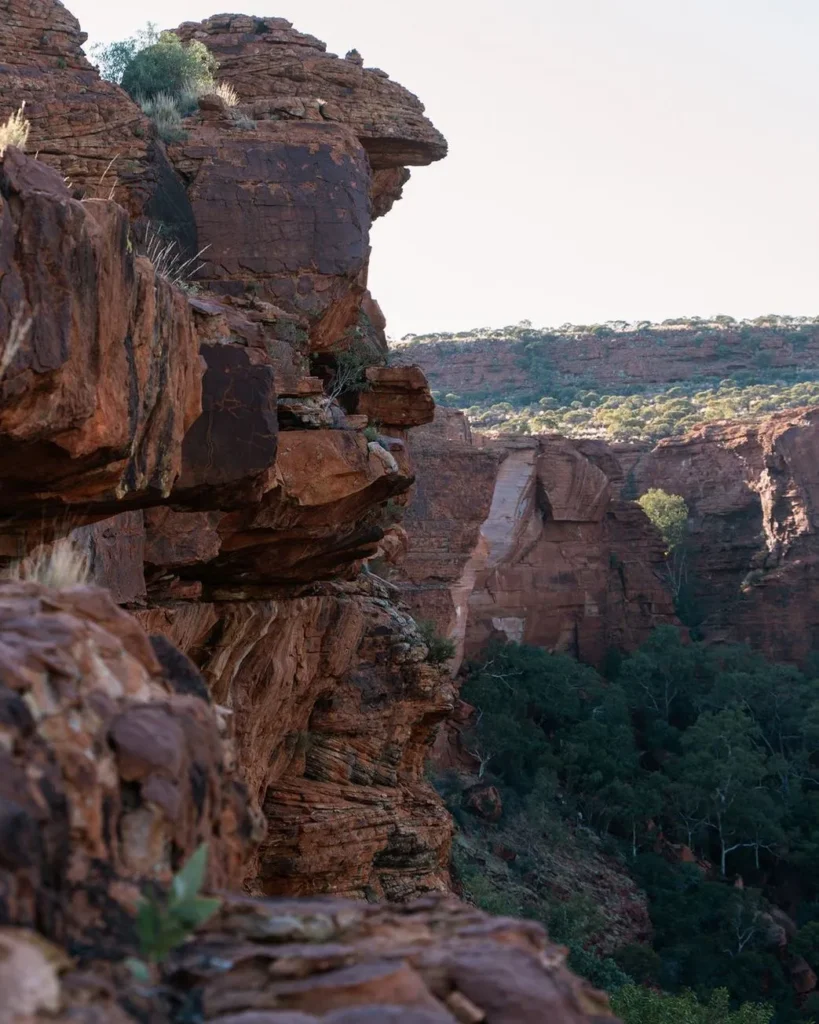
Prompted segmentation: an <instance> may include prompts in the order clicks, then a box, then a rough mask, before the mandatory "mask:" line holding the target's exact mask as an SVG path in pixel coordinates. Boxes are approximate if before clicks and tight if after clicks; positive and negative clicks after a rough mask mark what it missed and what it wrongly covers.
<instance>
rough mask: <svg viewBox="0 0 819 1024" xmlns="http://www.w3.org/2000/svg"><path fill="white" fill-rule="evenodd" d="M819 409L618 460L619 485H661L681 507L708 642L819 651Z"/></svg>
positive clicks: (707, 432) (729, 427) (794, 654)
mask: <svg viewBox="0 0 819 1024" xmlns="http://www.w3.org/2000/svg"><path fill="white" fill-rule="evenodd" d="M817 450H819V410H817V409H815V408H810V409H802V410H790V411H788V412H782V413H778V414H776V415H775V416H771V417H770V418H769V419H766V420H763V421H761V422H759V423H720V424H714V425H711V426H704V427H700V428H698V429H697V430H694V431H692V432H691V433H689V434H686V435H685V436H684V437H681V438H672V439H669V440H667V441H663V442H661V443H660V444H659V445H657V447H656V448H654V449H653V450H651V451H645V450H643V451H635V452H632V453H629V454H627V455H625V456H623V461H624V463H625V464H626V466H627V468H628V474H627V476H626V482H625V487H626V488H628V491H629V492H630V493H643V492H644V491H646V490H647V489H648V488H649V487H661V488H663V489H664V490H667V491H670V492H672V493H674V494H681V495H682V496H683V497H684V498H685V500H686V503H687V504H688V507H689V510H690V513H691V519H690V523H689V536H690V558H691V579H692V583H693V586H694V593H695V600H696V604H697V606H698V608H699V609H700V610H701V613H702V615H703V616H704V621H703V625H702V629H703V630H704V632H705V635H706V637H708V638H710V639H713V640H729V641H735V642H740V643H749V644H751V646H753V647H755V648H757V649H758V650H761V651H762V652H763V653H764V654H766V655H767V656H768V657H769V658H771V659H773V660H775V661H791V662H797V663H804V662H805V661H806V660H807V659H808V658H809V656H810V655H811V654H812V652H813V651H816V650H817V649H819V616H817V613H816V601H815V600H814V599H813V596H812V595H813V594H814V593H815V591H816V587H817V579H819V551H818V550H817V545H816V541H815V539H814V537H815V531H816V526H817V523H819V504H817V501H818V500H819V479H818V478H817V469H816V466H817Z"/></svg>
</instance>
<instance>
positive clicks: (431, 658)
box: [416, 619, 455, 665]
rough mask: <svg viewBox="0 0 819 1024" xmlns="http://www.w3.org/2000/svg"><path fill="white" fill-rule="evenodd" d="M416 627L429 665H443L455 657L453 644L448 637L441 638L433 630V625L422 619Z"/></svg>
mask: <svg viewBox="0 0 819 1024" xmlns="http://www.w3.org/2000/svg"><path fill="white" fill-rule="evenodd" d="M416 625H417V626H418V632H419V633H420V634H421V637H422V639H423V641H424V643H425V644H426V645H427V651H428V654H427V661H428V662H429V663H430V664H431V665H443V664H444V663H445V662H447V661H449V659H450V658H453V657H454V656H455V642H454V641H453V640H450V639H449V638H448V637H444V636H441V635H440V634H439V633H438V632H437V630H436V629H435V624H434V623H432V622H428V621H426V620H424V619H422V620H420V621H418V622H417V623H416Z"/></svg>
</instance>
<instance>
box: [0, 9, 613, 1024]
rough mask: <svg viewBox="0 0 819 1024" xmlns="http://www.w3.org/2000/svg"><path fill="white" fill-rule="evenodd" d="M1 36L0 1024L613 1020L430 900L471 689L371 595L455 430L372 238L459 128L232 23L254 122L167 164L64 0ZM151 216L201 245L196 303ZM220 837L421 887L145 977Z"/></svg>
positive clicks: (289, 874) (569, 983)
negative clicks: (158, 891)
mask: <svg viewBox="0 0 819 1024" xmlns="http://www.w3.org/2000/svg"><path fill="white" fill-rule="evenodd" d="M0 15H2V16H3V25H4V29H3V36H2V40H0V97H2V100H0V116H2V117H4V116H6V114H7V113H9V112H10V110H11V109H14V108H16V107H17V106H19V104H20V103H21V102H22V101H23V100H25V101H26V112H27V113H28V114H30V115H31V117H32V121H33V132H32V146H33V148H34V150H36V151H38V152H39V154H40V156H41V157H42V159H41V160H36V159H31V158H27V157H24V156H23V155H21V154H20V153H19V152H17V151H16V150H13V149H9V150H7V152H6V154H5V157H4V159H2V160H0V365H2V369H3V372H2V373H1V374H0V559H1V560H2V562H3V565H4V566H5V567H7V568H9V569H10V570H11V572H12V574H16V575H18V576H22V577H23V581H22V582H13V583H4V584H2V585H0V738H1V739H2V743H0V767H2V772H0V925H2V927H0V990H2V993H3V998H2V1006H0V1022H2V1024H6V1022H9V1024H22V1022H23V1021H26V1022H31V1021H40V1020H42V1021H45V1020H51V1021H66V1022H67V1021H69V1020H71V1021H85V1022H87V1024H97V1022H99V1024H101V1022H102V1021H106V1022H109V1021H112V1022H115V1024H124V1022H127V1021H136V1020H140V1021H144V1020H151V1021H156V1022H158V1024H164V1022H170V1021H172V1020H173V1021H180V1020H201V1021H213V1022H218V1024H238V1022H239V1021H242V1022H244V1024H252V1022H258V1024H261V1022H262V1021H264V1022H265V1024H267V1022H269V1024H273V1022H274V1021H281V1022H282V1024H284V1022H294V1024H295V1022H296V1021H299V1022H305V1024H306V1022H308V1021H319V1020H322V1021H328V1022H330V1021H332V1022H335V1024H343V1022H345V1021H347V1022H352V1021H364V1020H372V1021H391V1020H394V1021H398V1020H400V1021H405V1022H409V1024H411V1022H413V1021H416V1022H418V1024H422V1022H423V1024H433V1022H441V1024H447V1022H449V1024H454V1022H456V1021H478V1020H485V1021H488V1022H498V1024H502V1022H506V1021H509V1022H511V1021H527V1020H531V1021H536V1020H537V1021H539V1020H543V1019H545V1018H546V1017H548V1018H549V1019H555V1020H558V1021H567V1022H581V1021H584V1020H587V1019H590V1018H592V1017H593V1018H595V1019H606V1018H607V1017H608V1016H609V1012H608V1006H607V1002H606V1000H605V997H603V996H601V995H600V994H599V993H596V992H594V991H593V990H592V989H590V988H589V987H588V986H586V985H584V984H582V983H580V982H579V981H578V980H577V979H575V978H573V977H572V976H571V975H570V974H569V973H568V972H567V971H566V970H565V968H564V967H563V959H564V951H562V950H559V949H556V948H555V947H552V946H549V945H548V943H547V942H546V938H545V935H544V934H543V932H542V930H541V929H540V928H539V927H538V926H535V925H533V924H524V923H521V922H514V921H509V920H506V919H497V920H494V921H493V920H491V919H489V918H487V917H486V916H485V915H483V914H481V913H479V912H477V911H474V910H473V909H472V908H469V907H465V906H464V905H462V904H460V903H458V901H456V900H454V899H453V898H452V897H448V896H446V895H444V894H442V893H440V892H437V893H436V892H434V890H442V889H445V887H446V885H447V881H448V877H447V875H448V860H449V843H450V831H451V825H450V819H449V816H448V814H447V813H446V812H445V810H444V808H443V806H442V805H441V803H440V801H439V799H438V797H437V796H436V795H435V793H434V791H433V790H432V789H431V788H430V787H429V785H428V784H427V783H426V782H425V781H424V778H423V763H424V757H425V753H426V750H427V748H428V746H429V744H430V742H431V738H432V734H433V731H434V727H435V725H436V723H437V722H438V721H440V720H441V719H442V718H443V717H445V716H446V715H447V714H448V713H449V712H450V711H451V709H452V705H453V699H454V695H453V690H452V684H451V679H450V676H449V674H448V673H447V672H446V671H444V670H443V669H442V668H440V667H438V666H435V665H433V664H430V663H429V660H428V650H427V647H426V645H425V643H424V641H423V639H422V637H421V635H420V633H419V631H418V629H417V627H416V625H415V623H414V621H413V620H412V618H411V617H410V615H409V614H408V613H407V611H406V610H405V609H404V608H403V607H402V606H401V605H400V604H398V603H397V602H396V600H395V591H394V588H392V587H391V586H390V585H389V584H386V583H384V582H383V581H380V580H379V579H378V577H377V576H374V575H373V574H372V573H368V572H366V571H362V565H363V563H364V562H365V561H366V560H368V559H372V558H373V557H374V556H375V555H377V554H378V555H382V556H384V555H388V554H389V555H395V554H396V553H398V552H400V550H401V549H402V547H403V544H404V541H405V535H404V533H403V531H402V530H401V529H400V528H399V527H397V526H396V524H395V514H394V508H395V507H397V506H400V504H401V503H404V502H406V496H407V492H408V490H409V488H410V485H411V483H412V481H413V473H414V470H413V467H412V461H411V457H410V451H409V448H408V443H407V431H408V430H409V429H410V428H413V427H416V426H418V425H422V424H424V423H427V422H429V421H430V420H431V419H432V415H433V402H432V399H431V397H430V393H429V389H428V387H427V384H426V380H425V378H424V375H423V373H422V372H421V371H419V370H418V369H417V368H411V367H410V368H400V367H399V368H388V367H386V366H384V365H383V363H384V359H383V353H384V349H385V345H386V342H385V336H384V326H385V322H384V318H383V315H382V314H381V311H380V309H379V308H378V305H377V303H376V302H375V301H374V299H373V298H372V297H371V296H370V295H369V293H368V291H367V287H366V271H367V260H368V256H369V234H368V233H369V227H370V223H371V221H372V218H373V217H375V216H380V215H382V214H384V213H386V212H387V211H388V210H389V208H390V206H391V205H392V203H393V202H394V201H395V200H396V199H398V198H400V195H401V189H402V186H403V185H404V184H405V182H406V180H407V178H408V171H407V169H406V168H407V165H412V164H427V163H430V162H431V161H432V160H435V159H439V158H440V157H441V156H443V155H444V153H445V143H444V141H443V139H442V138H441V136H440V135H439V134H438V133H437V132H436V131H435V129H434V128H433V127H432V125H431V124H430V123H429V122H428V121H427V120H426V118H425V117H424V115H423V108H422V106H421V105H420V103H419V102H418V101H417V100H416V99H415V97H413V96H412V95H411V94H410V93H408V92H407V91H406V90H404V89H403V88H402V87H400V86H397V85H395V84H394V83H392V82H390V81H389V79H388V78H387V76H386V75H385V74H384V73H383V72H380V71H378V70H376V69H365V68H363V67H362V66H361V62H360V60H357V59H356V58H355V55H350V58H349V59H347V60H344V61H341V60H339V59H338V58H336V57H333V56H332V55H329V54H327V53H326V52H325V50H324V47H323V44H321V43H319V42H318V41H317V40H315V39H313V38H312V37H309V36H304V35H302V34H301V33H298V32H296V31H295V30H293V29H292V27H291V26H290V25H289V24H288V23H286V22H284V21H282V20H281V19H251V18H243V17H239V16H233V15H231V16H220V17H216V18H211V19H209V20H208V21H206V22H203V23H202V24H201V25H185V26H182V27H181V28H180V29H179V32H180V34H181V35H182V37H183V38H185V39H188V38H192V37H196V38H200V39H203V40H204V41H205V42H206V43H207V44H208V45H209V46H211V47H212V49H213V50H214V52H215V53H216V54H217V56H219V58H220V59H221V61H222V65H223V70H224V76H225V77H227V78H229V80H230V81H232V82H233V83H234V85H235V87H236V89H237V91H238V92H239V95H240V98H241V101H242V111H241V113H243V114H244V113H245V110H246V111H247V114H246V115H245V119H244V120H239V119H237V118H235V117H231V116H229V115H228V113H227V111H226V110H225V109H224V106H223V105H221V104H220V103H218V102H215V101H214V98H213V97H209V98H208V97H206V98H204V99H203V101H202V102H201V103H200V111H199V113H198V114H196V115H195V116H194V117H192V118H190V119H189V120H188V122H187V125H186V131H187V136H186V138H185V139H184V140H183V141H181V142H180V143H178V144H177V145H175V146H173V147H171V149H170V152H168V151H166V148H165V146H164V145H163V144H162V143H161V142H160V141H159V140H158V138H157V137H156V134H155V130H154V128H153V126H152V125H151V124H150V122H148V121H147V120H146V119H145V118H144V117H143V116H142V114H141V113H140V112H139V110H138V109H137V108H136V107H135V106H134V105H133V104H132V103H131V101H130V100H129V99H128V98H127V97H126V96H125V94H124V93H122V92H121V91H120V90H119V89H117V88H116V87H114V86H111V85H108V84H106V83H104V82H101V81H100V80H99V78H98V76H97V75H96V73H95V72H94V70H93V69H92V68H91V67H90V65H89V64H88V62H87V61H86V59H85V57H84V55H83V53H82V50H81V45H82V42H83V41H84V38H85V37H84V35H83V34H82V33H81V32H80V31H79V26H78V25H77V23H76V21H75V20H74V19H73V17H72V16H71V15H70V14H68V12H67V11H66V10H65V9H64V8H63V7H62V5H61V4H60V3H58V2H57V0H33V2H32V0H25V2H24V0H3V2H2V4H1V5H0ZM250 114H252V121H251V119H250V117H249V115H250ZM248 121H251V124H252V127H248V124H247V122H248ZM109 172H110V173H111V176H110V177H109V176H108V175H109ZM66 179H68V180H66ZM148 222H152V223H154V225H157V224H159V226H161V228H162V229H163V231H165V232H167V233H168V234H169V235H170V236H171V237H174V238H176V239H177V241H178V243H179V244H180V246H181V247H182V248H183V249H185V248H187V250H188V251H189V252H190V251H196V250H197V249H199V248H202V247H203V246H204V245H207V247H208V248H207V254H208V255H207V265H206V266H205V268H204V269H203V272H202V274H201V281H200V282H199V285H198V288H197V290H196V293H195V294H194V293H192V292H191V291H187V290H186V291H183V290H181V289H180V288H178V287H176V286H174V285H172V284H171V283H169V282H168V281H167V280H165V279H164V278H163V277H162V275H161V274H159V273H157V270H156V268H155V267H154V266H153V265H152V264H151V262H150V261H149V260H148V259H147V258H145V257H144V256H140V255H138V254H137V252H136V251H135V249H136V246H135V244H134V240H135V239H137V240H138V238H139V232H140V231H141V230H143V229H144V226H145V224H146V223H148ZM353 344H355V345H357V346H358V347H359V349H362V350H363V351H364V352H365V353H366V361H367V362H368V363H369V364H370V365H369V366H367V367H366V371H365V379H364V382H363V383H364V384H365V387H364V388H363V389H362V390H360V391H358V392H357V393H356V392H353V393H348V394H341V393H339V392H337V391H336V392H334V391H333V390H332V385H333V381H334V379H335V374H336V373H337V371H338V365H339V362H338V361H339V352H342V351H343V350H344V349H345V348H349V347H351V346H352V345H353ZM368 425H369V426H370V428H371V429H370V430H368V431H367V433H366V435H365V433H364V428H365V427H367V426H368ZM66 552H68V554H69V555H70V557H71V560H72V561H71V563H70V564H67V563H61V562H60V559H61V558H62V557H63V556H64V555H65V553H66ZM83 560H84V561H85V562H87V565H88V567H89V571H88V575H90V577H91V583H90V584H86V583H85V582H84V576H85V575H86V573H85V572H84V565H83ZM61 564H62V565H63V568H62V569H59V566H60V565H61ZM72 566H73V568H72ZM61 572H62V573H63V578H60V573H61ZM27 577H28V579H26V578H27ZM117 602H118V603H119V604H120V605H126V606H127V607H128V608H129V609H130V612H131V613H133V614H130V613H129V612H127V611H125V610H123V609H122V608H121V607H118V606H117ZM143 627H144V628H143ZM202 842H206V843H207V844H208V848H209V858H208V877H207V880H206V886H207V888H209V889H211V890H213V889H222V890H224V889H232V890H233V891H234V892H235V891H237V890H239V889H240V888H241V887H242V886H244V888H245V889H246V890H249V891H250V892H252V893H254V894H257V895H258V894H262V895H276V896H279V897H285V896H286V897H292V896H295V895H300V896H312V895H313V894H315V893H335V894H342V895H345V896H354V897H365V898H366V900H369V901H371V900H373V899H375V898H377V897H387V898H390V899H392V900H396V901H408V900H410V899H411V898H412V897H417V896H418V895H419V894H427V895H426V897H425V899H422V900H421V901H418V900H416V901H415V902H404V905H403V906H402V907H400V908H395V909H389V908H384V907H380V906H370V905H368V904H367V902H365V901H364V900H361V899H359V901H358V902H348V901H345V900H343V899H339V898H336V899H331V898H328V897H325V898H322V899H318V898H315V897H314V898H312V899H308V900H302V901H295V900H292V899H281V898H280V899H275V900H259V899H256V900H253V899H251V898H250V897H248V898H243V897H237V896H233V897H228V896H224V898H223V903H222V909H221V911H220V913H219V914H218V915H217V917H216V918H214V919H213V920H212V921H211V922H210V924H209V925H208V927H207V928H206V929H205V931H204V932H203V933H202V934H200V935H199V936H198V937H197V938H196V939H194V940H193V941H192V942H190V943H188V944H187V945H185V946H183V947H182V948H180V949H178V950H177V951H176V952H175V953H174V954H173V955H172V956H170V957H169V958H167V959H166V960H164V961H163V962H162V964H161V966H159V967H158V968H156V969H155V978H154V980H155V981H157V982H158V984H157V985H155V986H150V985H149V986H147V987H146V985H145V984H143V983H141V982H140V981H139V980H138V979H137V977H136V976H135V975H132V974H131V973H130V972H129V970H128V969H127V967H126V965H125V963H124V962H123V961H122V959H121V958H122V956H123V955H124V954H126V953H128V952H132V951H134V949H135V947H136V938H137V936H136V934H135V922H134V911H135V909H136V906H137V902H138V900H139V898H140V893H141V892H145V891H146V886H147V887H148V890H149V891H155V890H154V889H153V887H155V886H156V885H157V884H158V885H160V886H163V885H167V884H168V882H169V881H170V879H171V875H172V873H173V872H175V871H177V870H178V869H179V867H180V866H181V865H182V864H183V863H184V862H185V861H186V860H187V859H188V858H189V857H190V855H191V854H192V852H193V851H194V850H195V849H196V848H197V847H198V845H199V844H200V843H202ZM431 891H433V892H431ZM67 954H70V955H67Z"/></svg>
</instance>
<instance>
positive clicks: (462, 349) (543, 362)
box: [398, 321, 819, 405]
mask: <svg viewBox="0 0 819 1024" xmlns="http://www.w3.org/2000/svg"><path fill="white" fill-rule="evenodd" d="M474 333H475V334H477V332H474ZM490 333H491V336H484V337H480V336H479V337H475V336H471V335H453V336H446V337H442V338H441V339H440V340H436V338H435V336H434V335H433V336H429V337H424V339H423V340H420V339H419V340H418V341H414V342H413V341H408V343H405V344H402V345H401V346H400V347H399V349H398V353H399V356H400V358H401V359H402V360H406V361H407V362H412V363H415V364H417V365H418V366H420V367H421V369H422V370H423V371H424V373H425V374H426V375H427V377H428V379H429V381H430V386H431V387H432V388H433V390H434V391H435V392H436V393H439V394H440V395H446V394H448V393H454V394H457V395H459V396H460V398H461V401H462V403H463V404H465V405H468V404H470V402H471V401H472V400H478V399H480V398H483V397H485V396H486V395H488V394H492V395H494V396H497V397H496V398H495V400H496V401H514V399H515V396H516V395H517V394H518V393H519V392H520V393H524V392H526V393H528V392H531V390H532V387H533V385H535V384H536V383H537V380H536V379H535V378H534V377H533V370H534V371H535V372H536V373H538V374H540V375H541V376H543V377H544V379H546V380H551V382H552V383H553V382H554V379H556V378H558V377H566V378H567V379H576V380H582V381H584V382H585V383H586V384H587V386H588V387H590V388H595V389H598V390H600V391H601V392H602V393H604V394H605V393H608V392H609V391H612V392H614V393H619V391H620V389H621V388H622V387H623V386H624V385H625V384H629V385H634V384H641V385H647V386H651V385H666V384H673V383H674V382H677V381H688V380H691V379H694V378H698V377H708V378H713V379H715V380H719V379H721V378H724V377H733V376H735V375H736V374H738V373H749V374H754V373H757V374H759V373H762V372H766V371H770V370H777V369H779V370H805V369H808V368H810V369H816V368H819V325H818V324H815V323H792V324H782V325H777V324H776V323H771V324H768V325H754V324H745V323H743V324H739V323H733V324H726V323H723V324H719V323H707V322H705V321H703V322H701V323H696V322H694V323H687V324H677V325H663V324H646V325H644V326H639V327H637V328H636V329H626V327H625V325H623V326H622V328H621V329H618V330H613V329H608V328H604V327H597V328H591V329H590V328H582V327H577V328H567V329H566V330H563V329H561V330H558V331H553V332H549V331H540V330H535V329H528V330H526V329H522V330H518V331H516V332H514V333H513V332H511V331H510V333H509V335H507V336H504V332H503V331H502V330H501V331H493V332H490ZM515 334H517V336H515ZM546 391H548V387H547V388H546Z"/></svg>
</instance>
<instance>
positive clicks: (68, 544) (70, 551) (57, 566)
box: [7, 537, 91, 590]
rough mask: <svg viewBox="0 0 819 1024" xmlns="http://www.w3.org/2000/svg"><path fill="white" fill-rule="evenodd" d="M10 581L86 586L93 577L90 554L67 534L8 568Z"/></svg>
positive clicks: (66, 586)
mask: <svg viewBox="0 0 819 1024" xmlns="http://www.w3.org/2000/svg"><path fill="white" fill-rule="evenodd" d="M7 578H8V579H9V580H16V581H22V582H32V583H42V584H43V586H45V587H51V588H53V589H54V590H67V589H69V588H70V587H78V586H83V585H84V584H86V583H88V582H89V581H90V579H91V565H90V563H89V561H88V556H87V555H86V553H85V552H84V551H81V550H80V549H79V548H78V547H77V546H76V545H75V544H74V542H73V541H72V540H69V539H68V538H67V537H64V538H63V539H62V540H58V541H55V542H54V543H53V544H44V545H42V546H41V547H39V548H37V549H36V550H35V551H33V552H32V553H31V554H30V555H28V556H27V557H26V558H21V559H20V561H19V562H15V563H14V565H12V566H11V568H10V569H9V570H8V577H7Z"/></svg>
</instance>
